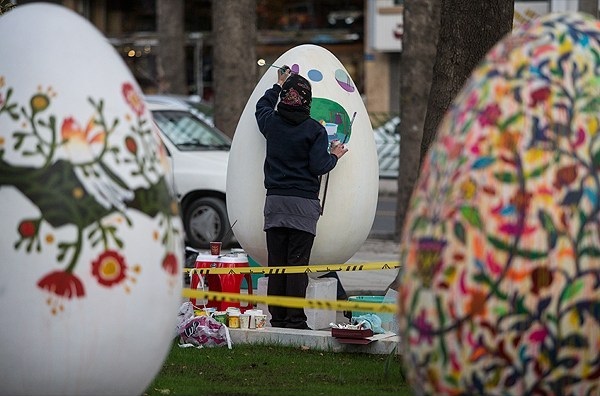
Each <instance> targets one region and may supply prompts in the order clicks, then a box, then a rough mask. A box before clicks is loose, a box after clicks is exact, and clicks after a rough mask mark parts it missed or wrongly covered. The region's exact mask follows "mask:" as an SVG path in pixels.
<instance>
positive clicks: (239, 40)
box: [212, 0, 256, 137]
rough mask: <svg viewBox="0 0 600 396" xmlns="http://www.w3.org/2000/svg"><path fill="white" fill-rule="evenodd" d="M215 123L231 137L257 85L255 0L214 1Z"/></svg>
mask: <svg viewBox="0 0 600 396" xmlns="http://www.w3.org/2000/svg"><path fill="white" fill-rule="evenodd" d="M212 7H213V12H212V18H213V22H212V25H213V84H214V91H215V97H214V113H213V114H214V123H215V126H216V127H217V128H219V129H221V130H222V131H223V132H224V133H226V134H227V135H228V136H230V137H233V134H234V133H235V128H236V126H237V123H238V120H239V118H240V115H241V114H242V111H243V110H244V107H245V106H246V102H247V101H248V98H249V97H250V95H251V94H252V91H253V89H254V87H255V85H256V50H255V47H256V0H213V2H212Z"/></svg>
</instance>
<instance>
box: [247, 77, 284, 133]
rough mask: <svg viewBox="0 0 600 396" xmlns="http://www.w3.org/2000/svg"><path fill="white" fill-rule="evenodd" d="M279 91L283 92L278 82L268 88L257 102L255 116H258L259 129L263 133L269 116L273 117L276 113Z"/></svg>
mask: <svg viewBox="0 0 600 396" xmlns="http://www.w3.org/2000/svg"><path fill="white" fill-rule="evenodd" d="M279 92H281V87H280V86H279V85H278V84H273V86H272V87H271V88H269V89H267V91H266V92H265V94H264V95H263V96H262V98H260V99H259V100H258V102H256V111H255V112H254V116H255V117H256V122H257V123H258V129H259V130H260V132H261V133H263V130H264V129H265V125H266V123H267V121H268V120H269V118H271V116H273V113H275V105H277V98H278V97H279ZM263 134H264V133H263Z"/></svg>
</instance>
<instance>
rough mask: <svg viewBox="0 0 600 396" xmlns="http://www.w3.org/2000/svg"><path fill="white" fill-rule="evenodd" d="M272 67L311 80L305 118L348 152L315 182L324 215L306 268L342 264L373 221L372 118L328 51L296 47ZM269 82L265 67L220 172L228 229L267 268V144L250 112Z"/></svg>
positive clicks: (273, 72) (272, 74) (273, 75)
mask: <svg viewBox="0 0 600 396" xmlns="http://www.w3.org/2000/svg"><path fill="white" fill-rule="evenodd" d="M274 65H277V66H283V65H287V66H289V67H290V68H291V69H292V71H293V72H296V73H299V74H300V75H302V76H303V77H305V78H307V79H308V80H309V81H310V82H311V84H312V95H313V100H312V106H311V117H312V118H314V119H315V120H317V121H319V122H321V123H322V124H323V125H324V126H325V128H326V129H328V130H329V131H330V136H329V138H330V140H333V139H339V140H340V141H341V142H345V144H346V145H347V146H348V148H349V151H348V152H347V153H346V155H344V156H343V157H342V158H341V159H340V160H339V162H338V164H337V166H336V167H335V168H334V169H333V170H332V171H331V172H330V173H329V174H328V175H323V176H322V178H321V192H320V195H319V199H320V201H321V205H322V206H323V215H322V216H321V218H320V219H319V221H318V223H317V235H316V238H315V241H314V245H313V249H312V252H311V259H310V262H311V263H312V264H336V263H344V262H346V261H347V260H348V259H349V258H350V257H352V255H354V253H356V252H357V251H358V249H359V248H360V247H361V246H362V244H363V243H364V241H365V240H366V238H367V236H368V235H369V232H370V230H371V226H372V225H373V220H374V218H375V210H376V206H377V197H378V189H379V184H378V182H379V166H378V162H377V150H376V147H375V140H374V137H373V129H372V127H371V121H370V120H369V116H368V114H367V110H366V108H365V106H364V103H363V101H362V98H361V96H360V93H359V92H358V90H357V89H356V85H355V84H354V82H353V81H352V79H351V78H350V75H349V74H348V72H347V71H346V69H345V68H344V66H343V65H342V63H341V62H340V61H339V60H338V59H337V58H336V57H335V56H334V55H333V54H332V53H331V52H329V51H328V50H327V49H325V48H322V47H320V46H316V45H311V44H306V45H300V46H298V47H294V48H292V49H290V50H289V51H287V52H285V53H284V54H283V55H281V56H280V57H279V58H278V59H277V60H276V61H275V62H274ZM276 82H277V68H276V67H269V66H267V71H266V72H265V74H264V75H263V77H262V78H261V79H260V81H259V83H258V84H257V86H256V88H255V89H254V91H253V93H252V95H251V96H250V99H249V100H248V103H247V104H246V107H245V108H244V111H243V113H242V115H241V117H240V120H239V123H238V126H237V128H236V131H235V135H234V137H233V144H232V146H231V152H230V155H229V163H228V169H227V211H228V214H229V220H230V222H231V223H232V224H235V225H234V227H233V232H234V234H235V236H236V239H237V240H238V242H239V243H240V245H241V246H242V247H243V248H244V250H245V251H246V252H247V253H248V254H249V255H250V256H251V257H252V258H253V259H254V260H255V261H257V262H258V263H260V264H261V265H267V247H266V240H265V232H264V231H263V223H264V218H263V208H264V200H265V195H266V190H265V188H264V184H263V180H264V174H263V163H264V159H265V147H266V143H265V139H264V137H263V136H262V135H261V133H260V131H259V129H258V125H257V123H256V118H255V116H254V112H255V110H256V102H257V101H258V99H260V97H261V96H262V95H263V94H264V93H265V91H266V90H267V89H268V88H271V87H272V86H273V84H275V83H276Z"/></svg>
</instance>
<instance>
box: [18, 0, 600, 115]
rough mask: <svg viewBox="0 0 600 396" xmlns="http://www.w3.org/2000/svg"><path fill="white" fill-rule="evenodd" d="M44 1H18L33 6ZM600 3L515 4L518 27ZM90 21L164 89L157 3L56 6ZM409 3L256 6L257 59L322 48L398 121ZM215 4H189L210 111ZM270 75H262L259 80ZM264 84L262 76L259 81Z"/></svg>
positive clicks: (346, 0)
mask: <svg viewBox="0 0 600 396" xmlns="http://www.w3.org/2000/svg"><path fill="white" fill-rule="evenodd" d="M34 1H38V0H13V3H15V4H17V5H19V4H26V3H31V2H34ZM590 1H591V2H592V3H594V4H595V7H594V6H593V8H595V10H596V13H597V9H598V7H597V3H598V1H597V0H533V1H520V0H517V1H515V24H520V23H523V22H525V21H527V20H529V19H531V18H534V17H536V16H538V15H542V14H545V13H548V12H552V11H565V10H578V9H581V8H580V4H579V3H585V2H590ZM50 2H53V3H57V4H62V5H64V6H66V7H69V8H71V9H73V10H75V11H77V12H78V13H80V14H81V15H83V16H84V17H85V18H87V19H89V20H90V21H91V22H92V23H93V24H94V25H95V26H96V27H97V28H98V29H99V30H100V31H101V32H103V33H104V35H105V36H106V37H108V39H109V40H110V42H111V43H112V44H113V45H114V46H115V48H116V49H117V50H118V51H119V53H120V54H121V55H122V57H123V59H124V60H125V61H126V62H127V64H128V65H129V67H130V68H131V70H132V72H133V74H134V76H135V77H136V79H137V80H138V82H139V84H140V86H141V87H142V89H143V90H144V91H145V92H146V93H154V92H156V90H157V89H158V88H157V87H158V83H157V74H158V73H157V56H156V52H157V51H156V50H157V47H158V45H159V40H158V35H157V15H156V10H157V7H156V0H127V1H121V0H54V1H50ZM403 2H404V0H287V1H285V2H282V1H279V0H256V3H257V8H256V12H257V30H258V40H257V44H256V54H257V56H258V58H264V59H265V60H266V61H267V63H270V62H272V61H274V60H275V59H276V58H278V57H279V56H280V55H281V54H283V53H284V52H285V51H287V50H288V49H290V48H292V47H294V46H297V45H300V44H305V43H313V44H317V45H321V46H323V47H325V48H327V49H328V50H330V51H331V52H332V53H333V54H335V55H336V56H337V57H338V59H340V61H341V62H342V63H343V64H344V66H345V67H346V69H347V70H348V72H349V73H350V75H351V76H352V79H353V80H354V82H355V84H356V85H357V88H358V90H359V92H361V93H362V94H363V97H364V99H365V104H366V106H367V110H368V111H369V112H372V113H378V112H382V113H398V112H399V105H400V99H399V96H400V90H399V86H400V82H399V78H400V77H399V72H398V71H399V70H400V56H401V52H402V33H403V31H402V26H403V20H402V13H403ZM211 4H212V0H185V2H184V7H185V11H184V20H183V21H182V23H183V24H184V30H185V37H186V38H185V40H186V46H185V51H186V58H185V62H186V68H185V69H186V81H187V87H188V94H190V95H197V96H198V97H200V98H202V99H203V100H204V101H207V102H208V103H210V101H211V98H212V96H213V89H212V59H211V52H212V43H211V30H212V14H211V12H212V7H211ZM262 72H264V70H260V69H259V73H262ZM258 77H260V76H257V79H258Z"/></svg>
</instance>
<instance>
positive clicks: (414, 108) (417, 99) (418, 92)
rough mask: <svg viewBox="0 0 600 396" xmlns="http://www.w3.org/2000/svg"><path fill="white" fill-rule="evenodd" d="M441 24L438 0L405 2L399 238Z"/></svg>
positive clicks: (415, 168)
mask: <svg viewBox="0 0 600 396" xmlns="http://www.w3.org/2000/svg"><path fill="white" fill-rule="evenodd" d="M439 28H440V5H439V1H438V0H406V1H405V2H404V36H403V38H402V44H403V48H402V60H401V66H400V67H401V70H400V92H401V95H400V98H401V99H400V120H401V122H400V125H399V126H398V129H399V132H400V148H399V149H400V157H399V158H400V164H399V169H398V195H397V199H398V203H397V208H396V237H397V239H399V237H400V235H401V233H402V228H403V224H404V218H405V217H406V211H407V209H408V203H409V201H410V198H411V195H412V191H413V188H414V185H415V182H416V180H417V177H418V175H419V163H420V158H419V156H420V151H419V150H420V146H421V139H422V138H423V125H424V124H425V114H426V113H427V99H428V98H429V89H430V87H431V79H432V76H433V64H434V61H435V54H436V46H437V37H438V33H439Z"/></svg>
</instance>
